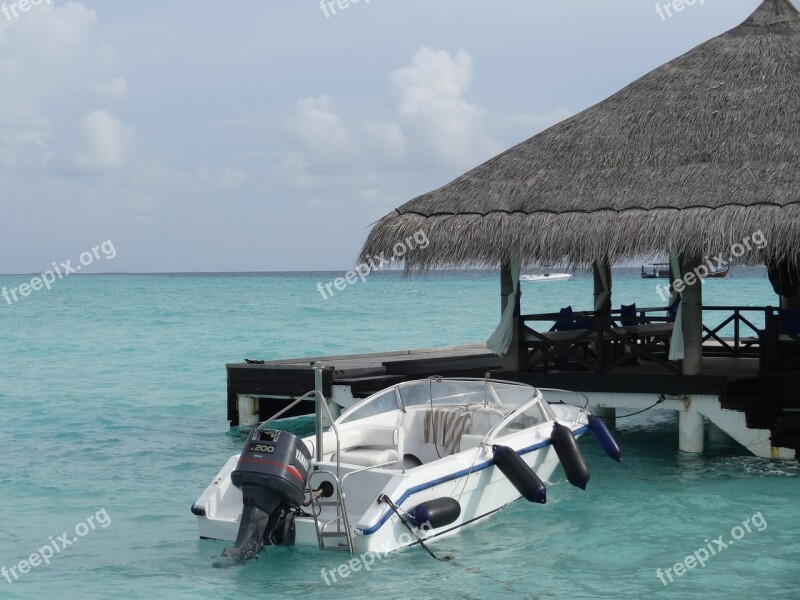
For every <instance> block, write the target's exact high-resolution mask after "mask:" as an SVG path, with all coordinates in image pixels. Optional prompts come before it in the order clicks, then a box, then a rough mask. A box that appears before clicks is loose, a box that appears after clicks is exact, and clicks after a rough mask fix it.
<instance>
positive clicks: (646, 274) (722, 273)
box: [520, 261, 731, 279]
mask: <svg viewBox="0 0 800 600" xmlns="http://www.w3.org/2000/svg"><path fill="white" fill-rule="evenodd" d="M703 264H704V265H705V266H706V267H707V268H708V275H706V278H713V277H727V276H728V274H729V273H730V271H731V265H730V263H725V266H723V267H720V265H717V266H716V267H715V266H714V265H712V264H711V261H708V262H706V263H703ZM520 279H522V278H521V277H520ZM642 279H669V263H653V264H651V265H650V266H649V267H645V266H644V265H642Z"/></svg>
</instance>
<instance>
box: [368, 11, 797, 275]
mask: <svg viewBox="0 0 800 600" xmlns="http://www.w3.org/2000/svg"><path fill="white" fill-rule="evenodd" d="M420 230H423V231H425V233H426V235H427V237H428V239H429V240H430V245H429V246H428V247H427V248H425V249H422V248H420V249H418V250H416V251H412V252H410V253H409V254H407V255H406V259H407V264H406V267H407V268H408V269H425V268H430V267H437V266H458V265H487V266H488V265H491V266H496V265H498V264H499V263H500V262H501V261H503V260H508V258H509V257H510V256H512V255H514V254H517V255H518V256H520V257H521V258H522V260H523V262H524V263H532V262H544V263H556V262H561V261H568V262H571V263H573V264H587V263H589V262H591V261H592V260H594V259H595V258H603V257H608V258H610V259H611V260H612V261H615V260H620V259H626V258H627V259H634V258H636V259H638V258H643V257H647V256H652V255H654V254H656V253H659V252H663V251H664V250H667V249H672V250H674V251H676V252H686V253H687V254H691V255H703V254H710V253H712V254H715V253H718V252H727V251H728V250H729V249H730V247H731V245H732V244H734V243H736V242H740V241H742V240H743V239H745V238H750V237H751V236H752V235H753V233H754V232H756V231H758V230H761V231H762V232H763V234H764V236H765V238H766V240H767V242H768V245H767V246H766V248H765V252H767V253H769V256H771V257H773V258H786V257H790V260H791V261H794V262H795V264H800V253H799V252H798V251H797V250H798V248H800V244H799V242H800V13H798V11H797V9H796V8H795V7H794V6H793V5H792V4H791V2H790V1H789V0H766V1H765V2H763V4H761V6H760V7H759V8H758V10H756V12H755V13H753V15H752V16H751V17H750V18H749V19H747V20H746V21H745V22H744V23H742V24H741V25H740V26H738V27H736V28H735V29H732V30H731V31H729V32H727V33H725V34H724V35H721V36H719V37H717V38H714V39H712V40H710V41H708V42H706V43H705V44H702V45H701V46H698V47H697V48H695V49H694V50H692V51H690V52H688V53H687V54H684V55H683V56H681V57H679V58H677V59H675V60H673V61H671V62H669V63H667V64H666V65H663V66H662V67H659V68H657V69H656V70H654V71H652V72H651V73H649V74H648V75H645V76H644V77H642V78H641V79H639V80H637V81H635V82H633V83H632V84H630V85H629V86H627V87H626V88H624V89H623V90H621V91H620V92H618V93H616V94H614V95H613V96H611V97H610V98H608V99H607V100H605V101H603V102H600V103H599V104H597V105H595V106H593V107H591V108H589V109H587V110H585V111H583V112H582V113H580V114H578V115H575V116H574V117H571V118H569V119H567V120H565V121H563V122H561V123H559V124H557V125H555V126H554V127H551V128H550V129H548V130H546V131H544V132H542V133H540V134H539V135H537V136H535V137H533V138H530V139H529V140H527V141H525V142H522V143H521V144H518V145H517V146H515V147H513V148H511V149H510V150H507V151H506V152H503V153H502V154H500V155H498V156H496V157H494V158H492V159H491V160H489V161H487V162H486V163H484V164H482V165H480V166H479V167H477V168H475V169H473V170H471V171H469V172H468V173H466V174H465V175H462V176H461V177H459V178H458V179H456V180H454V181H452V182H451V183H448V184H447V185H445V186H444V187H441V188H439V189H438V190H435V191H433V192H430V193H427V194H423V195H422V196H419V197H417V198H415V199H413V200H411V201H410V202H407V203H406V204H404V205H403V206H401V207H400V208H398V209H397V210H396V211H394V212H392V213H391V214H389V215H387V216H386V217H384V218H383V219H381V220H380V221H379V222H378V223H377V224H376V225H375V226H374V228H373V230H372V232H371V233H370V235H369V238H368V239H367V241H366V243H365V245H364V247H363V249H362V253H361V258H362V259H364V258H367V257H370V256H374V255H378V254H380V253H381V252H383V253H385V255H386V256H391V255H392V253H393V247H394V245H395V244H397V243H401V242H403V240H405V239H406V238H408V237H410V236H413V234H414V233H415V232H418V231H420ZM763 258H764V256H762V255H759V254H758V253H749V254H748V255H747V256H745V257H743V258H742V259H741V260H748V261H750V262H757V261H760V260H763Z"/></svg>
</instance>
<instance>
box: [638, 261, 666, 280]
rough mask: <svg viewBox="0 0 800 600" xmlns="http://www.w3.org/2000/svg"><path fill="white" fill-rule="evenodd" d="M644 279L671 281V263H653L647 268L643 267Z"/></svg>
mask: <svg viewBox="0 0 800 600" xmlns="http://www.w3.org/2000/svg"><path fill="white" fill-rule="evenodd" d="M642 279H669V263H653V264H652V265H650V266H649V267H647V268H645V266H644V265H642Z"/></svg>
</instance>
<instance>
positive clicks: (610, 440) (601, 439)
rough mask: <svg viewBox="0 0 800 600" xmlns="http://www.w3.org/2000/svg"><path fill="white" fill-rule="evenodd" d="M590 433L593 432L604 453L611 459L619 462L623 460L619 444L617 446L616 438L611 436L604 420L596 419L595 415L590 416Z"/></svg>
mask: <svg viewBox="0 0 800 600" xmlns="http://www.w3.org/2000/svg"><path fill="white" fill-rule="evenodd" d="M589 431H591V432H592V435H593V436H594V439H596V440H597V443H598V444H600V447H601V448H602V449H603V452H605V453H606V454H607V455H608V457H609V458H613V459H614V460H615V461H617V462H620V461H621V460H622V454H621V453H620V450H619V444H617V441H616V440H615V439H614V436H613V435H611V432H610V431H609V430H608V427H607V426H606V424H605V423H604V422H603V419H600V418H598V417H595V416H594V415H589Z"/></svg>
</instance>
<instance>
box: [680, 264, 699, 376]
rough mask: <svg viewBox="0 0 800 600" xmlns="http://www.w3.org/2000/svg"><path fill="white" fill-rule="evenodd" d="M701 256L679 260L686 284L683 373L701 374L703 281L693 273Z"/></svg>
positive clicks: (683, 316)
mask: <svg viewBox="0 0 800 600" xmlns="http://www.w3.org/2000/svg"><path fill="white" fill-rule="evenodd" d="M702 262H703V261H702V258H697V257H692V258H688V259H687V258H685V257H684V258H683V259H682V260H681V273H682V274H683V282H684V283H685V284H686V285H685V287H684V289H683V291H682V292H681V305H682V308H681V311H682V320H683V352H684V357H683V374H684V375H702V374H703V282H702V280H700V279H699V278H698V277H697V276H696V275H695V273H694V269H695V268H696V267H697V266H698V265H700V264H701V263H702Z"/></svg>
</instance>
